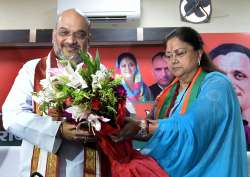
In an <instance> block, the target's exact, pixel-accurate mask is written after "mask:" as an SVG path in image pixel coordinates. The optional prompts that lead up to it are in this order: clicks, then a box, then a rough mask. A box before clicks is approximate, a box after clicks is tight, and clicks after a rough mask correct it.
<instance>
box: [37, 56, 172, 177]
mask: <svg viewBox="0 0 250 177" xmlns="http://www.w3.org/2000/svg"><path fill="white" fill-rule="evenodd" d="M80 57H81V59H82V62H83V63H82V64H78V65H76V64H74V63H72V62H70V60H60V64H59V66H58V68H52V69H50V71H49V73H50V77H47V78H46V79H43V80H41V82H40V84H41V86H42V90H41V91H39V92H34V93H33V98H34V100H35V102H37V103H38V104H39V105H40V111H41V112H43V113H44V114H50V112H53V111H51V110H57V111H54V112H55V114H56V115H55V116H54V117H60V116H58V115H57V113H58V112H59V113H60V114H62V116H63V117H65V118H66V121H70V122H72V123H74V124H77V125H78V126H81V125H83V124H84V125H86V124H87V126H88V128H89V129H90V130H89V131H92V132H93V134H95V135H96V137H97V144H98V145H99V146H100V149H101V150H102V151H103V152H104V154H105V155H106V156H107V157H108V159H109V161H110V164H111V173H112V176H113V177H124V176H126V177H132V176H133V177H141V176H150V177H167V176H168V175H167V174H166V173H165V172H164V171H163V170H162V169H161V168H160V167H159V166H158V164H157V163H156V162H155V161H154V160H153V159H152V158H151V157H148V156H144V155H142V154H140V152H138V151H136V150H134V149H133V148H132V142H131V140H130V139H127V140H124V141H122V142H119V143H115V142H113V141H112V140H111V138H110V135H111V134H112V135H114V134H116V133H117V132H118V131H119V130H120V128H121V127H122V126H123V124H124V120H125V116H126V108H125V103H126V91H125V89H124V88H123V86H122V85H121V78H119V77H116V78H114V77H113V75H114V74H113V70H112V69H111V70H107V69H105V68H104V67H103V66H102V65H101V64H100V57H99V54H98V52H97V53H96V57H95V59H92V58H91V57H90V56H89V55H88V54H87V53H84V52H83V51H80ZM86 112H88V113H90V114H89V116H86ZM86 117H87V118H86Z"/></svg>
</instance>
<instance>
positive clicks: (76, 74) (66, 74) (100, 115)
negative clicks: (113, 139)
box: [33, 51, 126, 132]
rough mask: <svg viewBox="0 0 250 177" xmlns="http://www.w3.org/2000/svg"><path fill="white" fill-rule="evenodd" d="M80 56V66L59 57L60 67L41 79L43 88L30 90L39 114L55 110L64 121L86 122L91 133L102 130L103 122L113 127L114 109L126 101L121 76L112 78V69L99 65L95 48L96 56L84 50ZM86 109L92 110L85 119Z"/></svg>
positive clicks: (115, 113) (114, 122) (114, 125)
mask: <svg viewBox="0 0 250 177" xmlns="http://www.w3.org/2000/svg"><path fill="white" fill-rule="evenodd" d="M80 57H81V59H82V63H81V64H79V65H76V64H74V63H73V62H71V61H70V60H66V59H61V60H59V62H60V63H59V67H58V68H51V69H50V70H49V74H50V77H47V78H45V79H43V80H41V81H40V84H41V86H42V90H41V91H39V92H34V93H33V99H34V101H35V102H37V103H38V104H39V109H40V111H41V112H42V113H44V114H50V112H55V110H57V111H56V112H59V113H61V114H62V117H64V118H66V120H67V121H70V122H72V123H75V124H77V125H82V124H83V123H87V124H88V127H89V128H90V129H91V130H92V131H93V132H95V131H100V130H101V123H102V122H106V123H107V124H108V125H110V126H112V127H116V117H117V114H118V112H117V110H118V108H119V107H121V105H124V104H125V100H126V91H125V89H124V88H123V87H122V85H121V78H117V77H116V78H114V77H113V75H114V74H113V70H112V69H110V70H107V69H106V68H105V67H104V66H102V65H101V64H100V57H99V53H98V51H97V53H96V57H95V59H92V58H91V57H90V56H89V55H88V54H87V53H84V52H83V51H80ZM51 110H54V111H51ZM86 112H89V113H91V114H90V116H88V118H87V119H86V118H85V117H86V115H85V114H84V113H86ZM54 117H58V116H54Z"/></svg>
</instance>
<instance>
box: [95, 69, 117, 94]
mask: <svg viewBox="0 0 250 177" xmlns="http://www.w3.org/2000/svg"><path fill="white" fill-rule="evenodd" d="M111 75H112V74H111V73H110V72H109V71H108V70H106V69H101V70H97V71H96V73H95V74H92V75H91V77H92V88H93V90H94V91H95V90H96V89H97V88H99V89H101V88H102V85H101V82H102V81H104V80H105V79H107V78H110V77H111Z"/></svg>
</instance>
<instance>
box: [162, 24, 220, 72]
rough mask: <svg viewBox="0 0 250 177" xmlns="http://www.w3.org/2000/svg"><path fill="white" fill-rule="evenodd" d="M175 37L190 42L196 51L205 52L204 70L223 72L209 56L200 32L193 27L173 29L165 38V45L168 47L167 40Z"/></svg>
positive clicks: (201, 64)
mask: <svg viewBox="0 0 250 177" xmlns="http://www.w3.org/2000/svg"><path fill="white" fill-rule="evenodd" d="M174 37H177V38H178V39H179V40H181V41H183V42H186V43H188V44H189V45H191V46H192V47H193V49H194V50H195V51H197V50H202V52H203V53H202V56H201V61H200V66H201V67H202V68H203V70H204V71H206V72H212V71H219V72H222V73H223V71H221V70H220V69H219V68H218V67H217V66H216V65H215V64H214V63H213V62H212V60H211V59H210V58H209V57H208V55H207V54H206V52H205V51H204V49H203V46H204V42H203V40H202V38H201V36H200V34H199V33H198V32H197V31H195V30H194V29H193V28H191V27H179V28H176V29H174V30H173V31H171V32H170V33H169V34H168V35H167V36H166V37H165V39H164V43H165V47H167V46H166V45H167V42H168V41H169V40H170V39H172V38H174Z"/></svg>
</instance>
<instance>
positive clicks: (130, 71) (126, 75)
mask: <svg viewBox="0 0 250 177" xmlns="http://www.w3.org/2000/svg"><path fill="white" fill-rule="evenodd" d="M116 74H118V75H120V76H121V77H122V79H123V80H122V85H123V86H124V88H125V89H126V91H127V98H128V100H129V101H131V102H146V101H151V100H152V96H151V93H150V90H149V88H148V86H147V85H146V84H145V83H144V82H143V80H142V76H141V72H140V69H139V65H138V63H137V60H136V57H135V56H134V55H133V54H132V53H129V52H124V53H121V54H120V55H119V56H118V57H117V60H116Z"/></svg>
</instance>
